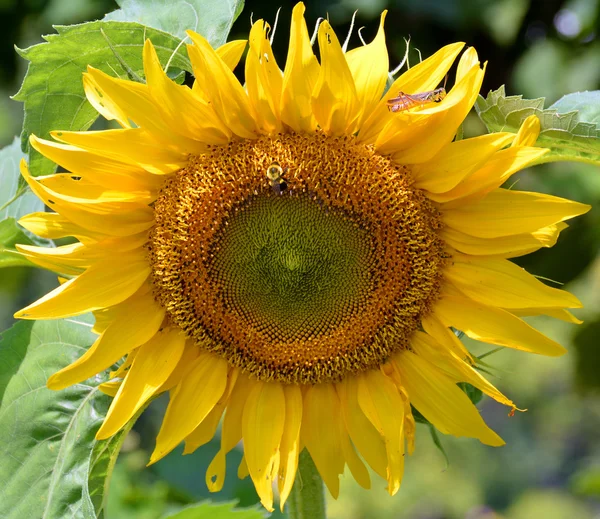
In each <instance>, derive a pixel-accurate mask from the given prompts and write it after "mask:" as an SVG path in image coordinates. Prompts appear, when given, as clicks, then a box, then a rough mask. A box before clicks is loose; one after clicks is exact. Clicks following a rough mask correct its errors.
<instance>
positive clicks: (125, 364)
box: [108, 349, 139, 378]
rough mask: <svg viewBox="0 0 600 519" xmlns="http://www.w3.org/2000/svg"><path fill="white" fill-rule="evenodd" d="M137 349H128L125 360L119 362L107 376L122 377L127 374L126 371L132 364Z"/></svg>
mask: <svg viewBox="0 0 600 519" xmlns="http://www.w3.org/2000/svg"><path fill="white" fill-rule="evenodd" d="M138 351H139V349H135V350H133V351H130V352H129V353H128V354H127V356H126V357H125V360H124V361H123V362H122V363H121V365H120V366H119V367H118V368H117V369H116V370H114V371H109V373H108V376H109V377H110V378H115V377H117V378H122V377H124V376H125V375H127V373H128V372H129V368H130V367H131V365H132V364H133V361H134V360H135V357H136V356H137V353H138Z"/></svg>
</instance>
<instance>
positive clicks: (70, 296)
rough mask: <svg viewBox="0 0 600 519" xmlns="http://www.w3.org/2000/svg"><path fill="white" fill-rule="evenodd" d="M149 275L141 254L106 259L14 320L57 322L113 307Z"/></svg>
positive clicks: (23, 310) (41, 299)
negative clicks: (56, 320) (50, 320)
mask: <svg viewBox="0 0 600 519" xmlns="http://www.w3.org/2000/svg"><path fill="white" fill-rule="evenodd" d="M149 274H150V267H149V265H148V261H147V259H146V258H145V256H144V255H143V254H139V253H138V254H132V253H129V254H122V255H119V256H117V257H109V258H106V259H104V260H102V261H99V262H97V263H95V264H94V265H93V266H91V267H90V268H89V269H88V270H86V271H85V272H84V273H83V274H81V275H80V276H79V277H77V278H73V279H70V280H69V281H67V282H66V283H64V284H63V285H61V286H59V287H57V288H55V289H54V290H52V292H49V293H48V294H46V295H45V296H44V297H42V298H40V299H38V300H37V301H36V302H35V303H32V304H31V305H29V306H28V307H26V308H23V309H22V310H19V311H18V312H17V313H15V317H16V318H17V319H60V318H63V317H72V316H74V315H80V314H83V313H86V312H91V311H93V310H98V309H100V308H105V307H107V306H112V305H116V304H118V303H120V302H121V301H124V300H125V299H127V298H128V297H130V296H131V295H133V294H134V293H135V291H136V290H137V289H138V288H140V286H141V285H142V283H143V282H144V281H145V280H146V278H147V277H148V275H149Z"/></svg>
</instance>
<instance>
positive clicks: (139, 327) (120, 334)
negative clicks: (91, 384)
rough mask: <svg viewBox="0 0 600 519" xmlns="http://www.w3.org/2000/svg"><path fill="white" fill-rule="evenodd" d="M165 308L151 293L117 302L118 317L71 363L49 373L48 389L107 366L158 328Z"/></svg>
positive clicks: (84, 376) (148, 338)
mask: <svg viewBox="0 0 600 519" xmlns="http://www.w3.org/2000/svg"><path fill="white" fill-rule="evenodd" d="M164 316H165V310H164V309H163V308H162V307H161V306H160V305H159V304H158V303H156V301H154V298H153V297H152V295H151V294H145V295H143V296H138V297H134V298H130V299H128V300H126V301H124V302H123V303H121V304H120V305H119V314H118V317H117V318H116V319H115V320H114V321H113V322H112V323H111V324H110V325H109V326H108V328H107V329H106V330H105V331H104V333H103V334H102V335H101V336H100V337H99V338H98V339H97V340H96V342H94V344H93V345H92V346H91V347H90V348H89V349H88V350H87V351H86V352H85V353H84V354H83V355H82V356H81V357H79V359H77V360H76V361H75V362H73V364H70V365H69V366H67V367H66V368H63V369H61V370H60V371H59V372H58V373H55V374H54V375H52V376H51V377H50V378H49V379H48V382H47V386H48V388H49V389H63V388H65V387H67V386H71V385H73V384H76V383H77V382H81V381H82V380H86V379H88V378H89V377H91V376H93V375H95V374H96V373H100V372H101V371H103V370H105V369H107V368H109V367H110V366H112V365H113V364H114V363H115V362H117V361H118V360H119V359H120V358H121V357H123V356H124V355H125V354H126V353H128V352H129V351H131V350H133V349H135V348H137V347H138V346H140V345H141V344H144V343H145V342H147V341H149V340H150V339H151V338H152V337H153V336H154V335H155V334H156V333H157V332H158V330H159V328H160V326H161V325H162V322H163V319H164Z"/></svg>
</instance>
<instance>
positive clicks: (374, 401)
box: [358, 370, 404, 496]
mask: <svg viewBox="0 0 600 519" xmlns="http://www.w3.org/2000/svg"><path fill="white" fill-rule="evenodd" d="M358 403H359V404H360V408H361V409H362V411H363V412H364V413H365V415H366V416H367V418H368V419H369V421H370V422H371V423H372V424H373V426H374V427H375V428H376V429H377V430H378V431H379V434H381V436H383V438H384V441H385V449H386V452H387V482H388V486H387V491H388V492H389V494H390V495H392V496H393V495H394V494H395V493H396V492H398V489H399V488H400V483H401V482H402V476H403V474H404V402H403V400H402V397H401V396H400V393H399V392H398V390H397V389H396V386H395V385H394V383H393V382H392V381H391V380H390V379H389V378H387V377H386V376H385V375H384V374H383V373H382V372H381V371H375V370H371V371H367V372H366V373H363V374H361V375H359V376H358Z"/></svg>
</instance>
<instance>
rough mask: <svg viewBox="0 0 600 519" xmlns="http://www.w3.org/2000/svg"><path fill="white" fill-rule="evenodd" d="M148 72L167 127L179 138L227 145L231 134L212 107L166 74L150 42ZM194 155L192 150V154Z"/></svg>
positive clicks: (146, 51) (147, 46)
mask: <svg viewBox="0 0 600 519" xmlns="http://www.w3.org/2000/svg"><path fill="white" fill-rule="evenodd" d="M144 72H145V73H146V81H147V83H148V88H149V90H150V94H151V96H152V98H153V99H154V101H155V104H156V105H157V106H160V108H161V111H162V113H163V117H164V119H165V123H166V124H167V125H168V126H169V128H170V129H171V131H172V132H173V133H175V134H179V135H183V136H186V137H191V138H192V139H193V140H195V141H200V142H201V143H202V144H201V145H200V147H199V148H198V151H200V150H201V149H203V148H204V144H225V143H226V142H228V141H229V139H230V137H231V132H230V131H229V129H228V128H227V127H226V126H225V125H224V124H223V122H222V121H221V120H220V119H219V117H218V116H217V114H216V113H215V111H214V110H213V108H212V106H211V105H210V104H209V103H208V102H207V101H205V100H204V99H202V98H201V97H199V96H197V95H195V94H194V93H193V92H192V90H191V89H190V88H189V87H187V86H185V85H178V84H177V83H175V82H173V81H171V79H169V77H168V76H167V75H166V74H165V72H164V70H163V68H162V65H161V64H160V60H159V59H158V55H157V54H156V50H155V49H154V46H153V45H152V42H151V41H150V40H146V43H145V45H144ZM190 151H191V150H190Z"/></svg>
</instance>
